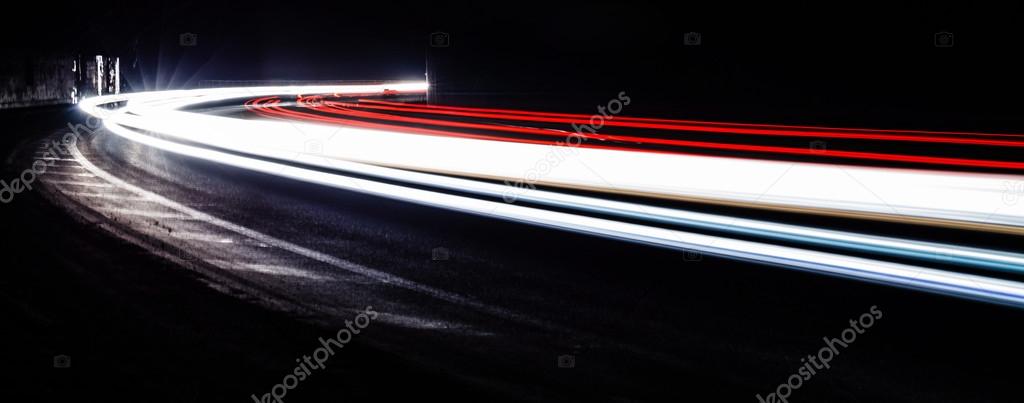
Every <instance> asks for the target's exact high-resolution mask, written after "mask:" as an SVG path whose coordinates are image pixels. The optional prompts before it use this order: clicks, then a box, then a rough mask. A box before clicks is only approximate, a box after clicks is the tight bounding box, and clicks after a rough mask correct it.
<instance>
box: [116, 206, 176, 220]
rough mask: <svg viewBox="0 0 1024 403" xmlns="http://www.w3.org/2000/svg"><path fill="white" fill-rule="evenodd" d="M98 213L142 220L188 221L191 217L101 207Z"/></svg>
mask: <svg viewBox="0 0 1024 403" xmlns="http://www.w3.org/2000/svg"><path fill="white" fill-rule="evenodd" d="M99 211H100V212H103V213H107V214H122V215H134V216H140V217H142V218H174V219H179V220H190V219H192V217H190V216H188V215H186V214H181V213H168V212H165V211H155V210H138V209H125V208H117V207H101V208H99Z"/></svg>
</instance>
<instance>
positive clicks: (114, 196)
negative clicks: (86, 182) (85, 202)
mask: <svg viewBox="0 0 1024 403" xmlns="http://www.w3.org/2000/svg"><path fill="white" fill-rule="evenodd" d="M62 190H63V189H62ZM63 193H64V194H66V195H68V196H76V197H95V198H99V199H113V200H146V199H145V198H144V197H139V196H136V195H125V194H116V193H88V192H72V191H64V192H63Z"/></svg>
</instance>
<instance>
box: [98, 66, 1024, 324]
mask: <svg viewBox="0 0 1024 403" xmlns="http://www.w3.org/2000/svg"><path fill="white" fill-rule="evenodd" d="M363 87H365V86H363ZM387 88H395V86H393V85H392V86H387ZM376 89H381V90H382V89H383V87H378V88H376ZM409 90H410V91H418V90H421V87H417V86H415V85H413V86H411V87H409ZM313 92H326V93H363V92H368V93H373V91H372V89H371V88H352V87H350V86H345V87H331V88H318V89H317V91H311V90H310V89H306V88H292V87H278V88H247V89H220V90H210V91H208V92H207V91H206V90H203V91H169V92H163V93H142V94H123V95H119V96H111V97H101V98H92V99H87V100H84V101H83V102H82V104H81V107H82V109H83V110H85V111H86V112H88V113H90V114H92V115H94V116H97V117H100V118H103V119H105V125H106V127H107V128H108V129H110V130H111V131H112V132H113V133H115V134H118V135H120V136H122V137H125V138H126V139H129V140H131V141H135V142H139V143H142V144H146V145H149V146H153V147H157V148H161V149H164V150H167V151H171V152H175V153H181V154H186V155H190V156H193V157H196V158H202V159H207V160H211V161H216V162H220V163H224V164H228V165H233V166H237V167H241V168H245V169H252V170H256V171H260V172H264V173H268V174H274V175H280V176H284V177H289V178H293V179H297V180H302V181H307V182H311V183H317V184H321V185H327V186H332V187H337V188H342V189H347V190H352V191H357V192H363V193H369V194H374V195H379V196H384V197H390V198H395V199H400V200H405V201H410V202H414V203H420V204H425V205H431V206H436V207H442V208H447V209H454V210H458V211H464V212H468V213H473V214H479V215H486V216H492V217H498V218H503V219H509V220H515V221H523V222H529V223H533V224H538V225H544V226H551V227H556V228H560V229H564V230H571V231H577V232H583V233H588V234H596V235H601V236H606V237H611V238H618V239H624V240H629V241H634V242H642V243H649V244H653V245H658V246H663V247H670V248H676V249H690V250H699V251H702V252H705V253H710V254H716V255H722V256H728V257H731V258H737V259H744V260H751V261H757V262H762V263H769V264H775V265H781V266H785V267H790V268H796V269H801V270H807V271H812V272H818V273H825V274H831V275H838V276H843V277H850V278H856V279H860V280H866V281H873V282H879V283H883V284H888V285H894V286H900V287H906V288H913V289H919V290H925V291H929V292H936V293H942V294H948V295H955V296H959V297H965V298H972V299H979V300H984V301H989V302H997V303H1003V304H1010V305H1015V306H1024V284H1021V283H1018V282H1014V281H1008V280H1001V279H994V278H989V277H984V276H977V275H969V274H963V273H955V272H949V271H943V270H936V269H931V268H926V267H918V266H911V265H906V264H897V263H892V262H885V261H879V260H873V259H865V258H857V257H850V256H844V255H840V254H835V253H829V252H821V251H812V250H804V249H799V248H793V247H785V246H778V245H772V244H767V243H763V242H752V241H744V240H737V239H731V238H726V237H719V236H710V235H704V234H697V233H690V232H685V231H680V230H674V229H666V228H661V227H654V226H649V225H643V224H634V223H626V222H619V221H615V220H611V219H601V218H595V217H589V216H584V215H579V214H572V213H565V212H557V211H549V210H545V209H542V208H537V207H530V206H520V205H512V204H507V203H500V202H493V201H488V200H481V199H476V198H474V197H466V196H460V195H453V194H447V193H441V192H437V191H430V190H423V189H417V188H411V187H407V186H401V185H395V184H390V183H383V182H379V181H374V180H368V179H362V178H356V177H350V176H346V175H344V174H339V173H333V172H323V171H320V170H315V169H307V168H302V167H298V166H293V165H288V164H284V163H278V162H271V161H266V160H262V159H259V158H253V157H247V156H243V155H237V154H230V153H226V152H221V151H217V150H213V149H207V148H204V147H201V146H196V145H188V144H183V143H179V142H177V141H175V140H184V141H188V142H191V143H195V144H197V145H207V146H213V147H217V148H220V149H224V150H231V151H234V152H241V153H244V154H248V155H252V156H259V157H269V158H274V159H277V160H281V161H292V162H297V163H301V164H306V165H313V166H320V167H324V168H329V169H331V170H337V171H343V172H351V173H356V174H360V175H366V176H370V177H377V178H382V179H388V180H391V181H399V182H402V183H409V184H416V185H426V186H430V187H432V188H435V189H440V190H453V191H458V192H462V193H466V194H475V195H482V196H491V197H495V196H500V195H503V194H505V193H507V192H508V191H509V187H507V186H503V185H499V184H493V183H486V182H479V181H474V180H467V179H460V178H453V177H448V176H443V175H434V174H429V173H422V172H413V171H408V170H403V169H395V168H390V167H388V166H387V165H400V164H388V163H386V162H385V163H382V162H381V161H372V158H371V161H361V160H360V159H359V158H346V157H352V155H346V154H344V153H342V154H341V155H339V154H335V153H333V152H331V151H334V150H333V149H332V150H327V151H328V152H327V153H326V156H324V155H311V154H309V153H306V152H303V150H302V149H301V147H296V144H298V145H299V146H301V144H302V143H303V142H304V141H308V140H309V139H311V138H312V139H318V140H323V139H324V138H325V137H328V136H335V135H342V136H351V137H352V138H347V139H346V140H353V142H352V143H349V144H354V145H358V146H359V147H358V150H359V151H362V150H365V147H366V146H367V144H365V143H361V142H359V141H354V140H366V139H378V138H377V137H376V136H390V138H388V139H378V140H381V141H384V143H385V144H386V143H387V141H386V140H391V141H394V140H397V139H404V140H410V139H413V140H414V139H416V138H417V136H409V135H407V134H403V133H388V132H380V131H371V130H364V129H353V128H338V127H327V126H321V125H307V124H302V123H292V122H288V123H285V122H272V121H251V120H239V119H230V118H223V117H216V116H208V115H202V114H197V113H190V112H183V111H180V110H176V109H178V108H182V107H184V106H188V105H192V104H196V103H201V102H208V101H211V100H225V99H234V98H243V97H252V96H263V95H275V94H282V93H290V94H301V93H313ZM135 95H138V96H137V97H136V96H135ZM123 101H127V105H126V106H125V107H123V108H120V109H116V110H107V109H104V108H103V107H102V106H103V105H105V104H109V103H112V102H123ZM294 125H302V126H298V127H299V128H298V129H297V128H296V126H294ZM136 130H145V131H151V132H155V133H159V134H162V135H165V136H169V137H168V138H166V139H164V138H156V137H152V136H148V135H145V134H141V133H139V132H138V131H136ZM307 130H308V132H307ZM296 131H298V132H299V133H298V134H299V135H295V134H296ZM331 132H334V133H331ZM474 141H479V140H474ZM414 143H415V142H414ZM390 144H391V146H392V147H384V149H385V150H386V149H388V148H393V147H394V144H395V143H390ZM379 145H382V144H379ZM417 145H418V144H412V145H411V146H412V147H416V146H417ZM581 151H582V150H581ZM371 156H372V155H371ZM644 157H645V158H646V157H648V155H644ZM701 158H706V157H701ZM366 162H372V164H367V163H366ZM808 165H813V166H816V165H818V164H808ZM418 169H420V170H425V171H430V170H432V169H429V168H427V169H424V167H422V166H420V167H418ZM846 169H853V167H846ZM859 169H863V168H859ZM438 171H439V172H445V171H444V170H438ZM892 171H901V170H892ZM904 171H905V170H904ZM909 172H912V173H914V174H922V173H921V172H918V171H909ZM954 175H956V174H954ZM963 175H966V176H968V177H970V178H972V179H973V178H975V177H978V178H984V177H986V175H981V174H978V175H975V174H963ZM519 198H520V199H521V200H523V201H525V202H529V203H532V204H536V205H540V206H552V207H560V208H568V209H572V210H575V211H579V212H584V213H600V214H607V215H610V216H613V217H622V218H630V219H640V220H644V221H648V222H651V223H658V224H670V225H678V226H684V227H689V228H698V229H710V230H716V231H723V232H727V233H735V234H743V235H750V236H756V237H759V238H763V239H768V240H786V241H793V242H799V243H802V244H807V245H816V246H828V247H835V248H842V249H847V250H854V251H858V252H870V253H876V254H883V255H890V256H900V257H908V258H913V259H918V260H921V261H924V262H929V261H930V262H934V263H955V264H963V265H969V266H973V267H977V268H985V269H992V270H1002V271H1008V272H1015V273H1021V272H1024V256H1022V255H1020V254H1015V253H1008V252H1000V251H991V250H985V249H978V248H963V247H957V246H953V245H944V244H938V243H928V242H920V241H912V240H902V239H896V238H889V237H880V236H866V235H862V234H856V233H849V232H842V231H832V230H823V229H817V228H809V227H801V226H794V225H787V224H778V223H771V222H765V221H758V220H750V219H740V218H733V217H727V216H719V215H713V214H704V213H694V212H687V211H680V210H676V209H669V208H662V207H654V206H648V205H641V204H635V203H627V202H622V201H614V200H607V199H601V198H597V197H589V196H579V195H569V194H564V193H559V192H551V191H541V190H532V191H529V192H525V193H522V194H520V195H519Z"/></svg>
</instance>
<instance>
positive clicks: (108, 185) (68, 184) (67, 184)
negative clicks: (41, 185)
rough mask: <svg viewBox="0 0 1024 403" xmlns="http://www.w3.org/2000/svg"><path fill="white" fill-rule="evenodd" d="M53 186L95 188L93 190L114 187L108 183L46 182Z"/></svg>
mask: <svg viewBox="0 0 1024 403" xmlns="http://www.w3.org/2000/svg"><path fill="white" fill-rule="evenodd" d="M46 182H47V183H50V184H53V185H65V186H83V187H95V188H112V187H114V185H111V184H109V183H91V182H75V181H46Z"/></svg>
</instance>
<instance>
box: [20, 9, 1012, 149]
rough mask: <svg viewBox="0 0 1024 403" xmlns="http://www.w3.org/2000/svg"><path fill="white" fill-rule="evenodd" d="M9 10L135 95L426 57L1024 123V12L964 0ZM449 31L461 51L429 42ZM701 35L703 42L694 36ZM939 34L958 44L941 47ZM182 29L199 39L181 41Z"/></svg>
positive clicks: (515, 83)
mask: <svg viewBox="0 0 1024 403" xmlns="http://www.w3.org/2000/svg"><path fill="white" fill-rule="evenodd" d="M34 8H35V9H34ZM7 20H8V21H9V23H8V24H6V25H5V27H4V31H5V32H6V33H5V34H4V35H3V41H4V42H3V43H2V45H0V46H2V48H6V49H9V51H8V52H6V53H8V54H9V55H12V57H18V56H20V55H27V54H48V53H49V54H64V53H69V52H71V53H79V54H86V55H88V54H90V53H103V54H107V55H111V56H121V57H122V68H123V71H124V72H125V75H126V78H127V81H128V85H129V87H130V88H131V89H163V88H169V87H189V86H195V85H198V84H199V82H200V81H202V80H226V79H230V80H271V79H277V80H365V79H373V80H379V79H387V80H394V79H422V78H423V73H424V66H425V64H426V61H427V58H428V57H429V58H432V59H433V60H434V61H435V66H438V67H437V69H438V71H437V72H436V74H438V77H443V83H444V86H443V91H444V92H445V93H447V94H449V95H451V96H450V97H449V98H448V99H447V100H448V101H450V102H454V103H460V102H472V103H474V104H481V103H490V104H511V105H519V106H524V107H530V106H533V107H535V108H536V107H545V108H548V109H572V110H582V111H586V112H589V111H591V110H592V109H593V106H594V105H597V104H599V103H602V102H604V101H607V100H608V99H611V98H612V97H613V96H614V95H615V94H617V93H618V92H619V91H626V92H627V93H628V94H630V95H631V97H632V98H633V99H634V100H636V101H637V102H636V104H635V105H634V106H632V107H631V111H630V113H631V114H634V115H636V114H641V115H661V116H673V117H698V118H716V119H728V120H736V121H761V122H768V121H771V122H806V123H824V124H845V125H853V126H887V127H912V128H932V129H956V128H965V129H989V130H1008V129H1015V128H1019V127H1020V126H1021V124H1020V119H1019V118H1018V117H1017V116H1019V115H1020V113H1019V109H1020V108H1019V102H1018V101H1017V99H1018V97H1019V94H1020V93H1021V90H1022V89H1024V88H1022V87H1024V86H1022V83H1021V79H1020V71H1021V67H1024V66H1022V65H1021V60H1020V59H1021V58H1020V57H1018V55H1017V53H1018V52H1019V49H1020V42H1021V41H1022V40H1024V34H1021V32H1020V31H1019V24H1018V23H1019V21H1020V19H1019V18H1018V17H1017V13H1016V12H1015V11H1014V10H1000V9H985V8H984V7H982V6H978V5H976V4H973V3H968V2H964V3H959V4H941V3H926V2H911V3H902V4H887V5H884V6H869V5H865V4H862V3H854V4H844V5H837V6H831V7H824V6H821V7H810V6H793V5H790V6H777V5H770V6H757V7H754V6H750V5H743V4H734V5H729V6H718V7H716V8H715V9H711V8H708V7H706V4H704V3H691V2H674V3H672V4H663V3H659V2H640V1H630V2H591V3H574V4H566V3H557V4H556V3H554V2H509V3H500V2H486V3H483V2H482V3H477V4H462V5H453V4H441V3H438V2H418V3H380V2H362V3H357V2H325V3H322V4H317V3H315V2H302V3H285V2H260V1H257V2H232V3H229V4H214V3H209V2H200V1H176V2H167V3H153V4H146V3H139V2H104V3H80V4H76V5H59V6H58V5H49V4H47V5H43V4H39V5H35V6H29V8H28V9H23V10H20V11H14V12H12V13H10V14H8V16H7ZM436 31H443V32H448V33H450V35H451V38H452V46H451V47H450V48H433V49H432V48H430V47H429V46H428V39H429V35H430V33H431V32H436ZM690 31H694V32H700V33H701V34H702V44H701V45H700V46H685V45H684V41H683V38H684V35H685V34H686V33H687V32H690ZM940 31H948V32H952V33H953V34H954V38H955V40H954V46H953V47H949V48H938V47H936V46H935V38H934V35H935V33H936V32H940ZM184 32H193V33H196V34H198V35H199V37H198V45H197V46H195V47H182V46H179V45H178V36H179V35H180V34H181V33H184ZM467 97H468V98H467Z"/></svg>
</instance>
